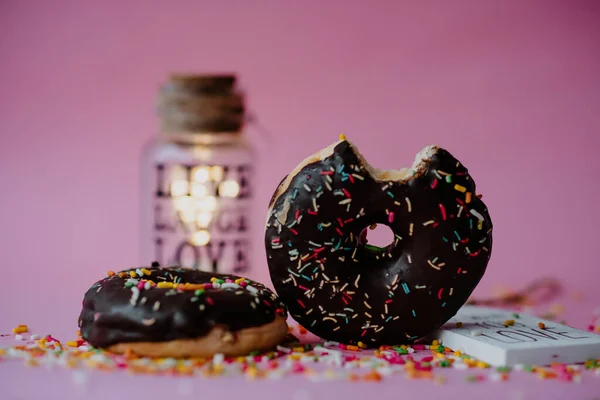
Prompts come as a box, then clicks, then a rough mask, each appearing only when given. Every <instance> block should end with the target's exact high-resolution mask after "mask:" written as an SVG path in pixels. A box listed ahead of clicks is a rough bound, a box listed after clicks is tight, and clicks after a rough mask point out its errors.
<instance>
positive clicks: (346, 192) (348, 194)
mask: <svg viewBox="0 0 600 400" xmlns="http://www.w3.org/2000/svg"><path fill="white" fill-rule="evenodd" d="M342 192H344V194H345V195H346V197H348V198H351V197H352V196H350V193H349V192H348V191H347V190H346V189H344V188H342Z"/></svg>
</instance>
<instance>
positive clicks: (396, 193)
mask: <svg viewBox="0 0 600 400" xmlns="http://www.w3.org/2000/svg"><path fill="white" fill-rule="evenodd" d="M372 224H384V225H387V226H389V227H390V228H391V230H392V232H393V233H394V240H393V242H392V243H391V244H390V245H388V246H387V247H385V248H380V247H376V246H370V245H367V244H366V243H365V240H364V238H365V229H366V228H367V227H369V226H371V225H372ZM265 244H266V248H267V258H268V265H269V270H270V274H271V279H272V282H273V285H274V287H275V289H276V291H277V294H278V295H279V297H280V299H281V301H282V302H284V303H285V304H286V305H287V306H288V310H289V312H290V315H291V316H292V317H293V318H294V319H295V320H296V321H298V322H299V323H300V324H301V325H303V326H304V327H305V328H306V329H308V330H310V331H311V332H312V333H314V334H315V335H317V336H320V337H321V338H324V339H327V340H332V341H337V342H341V343H347V344H348V343H352V344H357V343H358V342H362V344H364V345H366V346H369V347H371V346H378V345H382V344H399V343H409V342H412V341H414V340H415V339H417V338H419V337H422V336H424V335H426V334H428V333H429V332H431V331H433V330H434V329H436V328H438V327H439V326H441V325H442V324H443V323H444V322H446V321H447V320H448V319H450V318H451V317H452V316H454V315H455V313H456V312H457V311H458V309H459V308H460V307H461V306H462V305H463V304H464V303H465V301H466V300H467V298H468V297H469V295H470V294H471V292H472V291H473V290H474V289H475V286H476V285H477V284H478V283H479V280H480V279H481V278H482V276H483V274H484V272H485V270H486V267H487V264H488V260H489V258H490V255H491V250H492V222H491V220H490V216H489V214H488V211H487V208H486V206H485V204H484V203H483V202H482V201H481V199H480V196H477V195H476V191H475V182H474V181H473V179H472V178H471V176H470V175H469V173H468V171H467V169H466V168H465V167H464V166H463V165H462V164H461V163H460V162H459V161H457V160H456V159H455V158H454V157H453V156H452V155H451V154H450V153H449V152H448V151H446V150H443V149H441V148H438V147H436V146H429V147H426V148H425V149H423V150H422V151H421V152H420V153H419V154H418V155H417V157H416V159H415V162H414V164H413V166H412V168H409V169H404V170H400V171H383V170H377V169H374V168H373V167H371V166H370V165H368V164H367V162H366V161H365V160H364V158H363V157H362V156H361V155H360V153H359V152H358V151H357V149H356V148H355V146H354V145H353V144H352V143H350V142H349V141H347V140H346V138H345V137H343V135H342V137H341V140H340V141H339V142H336V143H334V144H332V145H331V146H329V147H327V148H325V149H323V150H321V151H320V152H318V153H316V154H314V155H312V156H311V157H309V158H307V159H306V160H304V161H303V162H302V163H300V165H298V166H297V167H296V168H295V169H294V171H293V172H292V173H290V174H289V175H288V176H286V177H285V178H284V179H283V181H282V182H281V183H280V184H279V187H278V188H277V190H276V191H275V194H274V195H273V197H272V199H271V203H270V206H269V212H268V217H267V224H266V233H265ZM362 344H361V346H362Z"/></svg>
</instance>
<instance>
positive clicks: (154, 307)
mask: <svg viewBox="0 0 600 400" xmlns="http://www.w3.org/2000/svg"><path fill="white" fill-rule="evenodd" d="M159 308H160V301H157V302H155V303H154V305H153V306H152V311H158V309H159Z"/></svg>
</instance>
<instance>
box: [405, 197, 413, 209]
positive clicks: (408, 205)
mask: <svg viewBox="0 0 600 400" xmlns="http://www.w3.org/2000/svg"><path fill="white" fill-rule="evenodd" d="M404 199H405V200H406V206H407V207H408V212H412V204H411V203H410V199H409V198H408V197H405V198H404Z"/></svg>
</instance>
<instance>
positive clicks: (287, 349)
mask: <svg viewBox="0 0 600 400" xmlns="http://www.w3.org/2000/svg"><path fill="white" fill-rule="evenodd" d="M277 350H279V351H281V352H282V353H286V354H289V353H291V352H292V349H290V348H287V347H284V346H277ZM315 350H316V348H315Z"/></svg>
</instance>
